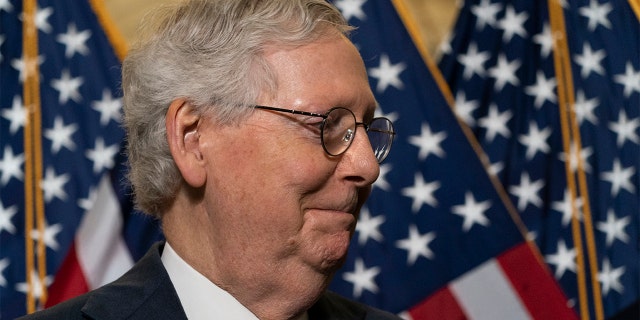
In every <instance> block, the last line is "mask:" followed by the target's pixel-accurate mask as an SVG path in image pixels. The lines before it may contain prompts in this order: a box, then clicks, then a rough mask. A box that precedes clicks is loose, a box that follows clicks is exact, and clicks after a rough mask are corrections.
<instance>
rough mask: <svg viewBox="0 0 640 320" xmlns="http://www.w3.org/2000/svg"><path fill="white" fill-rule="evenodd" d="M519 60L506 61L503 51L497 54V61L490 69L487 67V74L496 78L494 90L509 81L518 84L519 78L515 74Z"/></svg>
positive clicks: (500, 88) (518, 66) (514, 84)
mask: <svg viewBox="0 0 640 320" xmlns="http://www.w3.org/2000/svg"><path fill="white" fill-rule="evenodd" d="M520 64H521V63H520V60H518V59H516V60H514V61H511V62H509V61H507V57H506V56H505V55H504V53H501V54H500V55H499V56H498V63H497V65H495V66H494V67H492V68H491V69H489V75H490V76H491V77H492V78H495V79H496V83H495V89H496V91H500V90H502V88H503V87H504V85H505V84H507V83H510V84H511V85H513V86H517V85H519V84H520V80H518V77H517V76H516V71H517V70H518V68H520Z"/></svg>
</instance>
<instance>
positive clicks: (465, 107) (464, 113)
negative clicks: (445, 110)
mask: <svg viewBox="0 0 640 320" xmlns="http://www.w3.org/2000/svg"><path fill="white" fill-rule="evenodd" d="M476 109H478V101H476V100H467V97H466V95H465V93H464V91H459V92H458V93H457V94H456V100H455V105H454V108H453V110H455V112H456V115H457V116H458V117H459V118H460V119H462V121H464V122H465V123H466V124H467V125H468V126H470V127H473V126H475V125H476V121H475V117H474V116H473V112H474V111H475V110H476Z"/></svg>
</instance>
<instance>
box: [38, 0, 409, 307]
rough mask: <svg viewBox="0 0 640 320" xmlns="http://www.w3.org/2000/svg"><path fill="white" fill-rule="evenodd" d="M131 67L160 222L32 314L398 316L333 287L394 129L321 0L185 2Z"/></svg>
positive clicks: (145, 166) (150, 206)
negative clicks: (93, 276)
mask: <svg viewBox="0 0 640 320" xmlns="http://www.w3.org/2000/svg"><path fill="white" fill-rule="evenodd" d="M152 18H154V19H152V20H153V21H158V23H157V24H155V25H154V26H152V27H151V28H150V29H149V30H148V31H149V32H147V33H146V34H144V35H145V37H144V40H143V41H142V42H140V43H139V44H138V45H137V46H135V47H134V48H133V49H132V50H131V52H130V53H129V55H128V57H127V58H126V59H125V61H124V64H123V91H124V105H125V126H126V129H127V134H128V152H129V160H130V166H131V171H130V179H131V182H132V185H133V188H134V192H135V197H136V204H137V205H138V207H139V208H140V209H142V210H143V211H145V212H147V213H149V214H152V215H154V216H156V217H157V218H159V219H161V221H162V227H163V232H164V234H165V236H166V243H160V244H157V245H155V246H154V247H153V248H152V249H151V250H150V251H149V253H147V255H146V256H145V257H144V258H142V260H141V261H140V262H139V263H138V264H136V266H134V267H133V269H132V270H130V271H129V272H128V273H127V274H125V275H124V276H123V277H122V278H120V279H119V280H117V281H115V282H114V283H112V284H109V285H107V286H105V287H102V288H100V289H98V290H96V291H93V292H90V293H88V294H86V295H84V296H81V297H79V298H76V299H73V300H71V301H68V302H66V303H62V304H60V305H58V306H55V307H53V308H51V309H49V310H45V311H44V312H42V313H39V314H35V316H36V317H37V316H44V317H54V318H56V319H61V318H69V319H75V318H83V317H85V318H91V319H120V318H122V319H124V318H127V319H174V318H175V319H185V318H189V319H256V318H259V319H394V318H396V317H395V316H393V315H391V314H388V313H385V312H382V311H380V310H376V309H373V308H370V307H367V306H364V305H361V304H358V303H355V302H352V301H349V300H347V299H344V298H341V297H339V296H337V295H335V294H333V293H330V292H327V290H326V289H327V286H328V284H329V282H330V280H331V277H332V275H333V274H334V273H335V271H336V270H337V268H339V267H340V266H341V264H342V263H343V262H344V259H345V256H346V254H347V248H348V246H349V241H350V239H351V237H352V235H353V233H354V230H355V225H356V221H357V216H358V212H359V210H360V207H361V206H362V205H363V203H364V201H365V200H366V198H367V197H368V195H369V193H370V190H371V185H372V183H373V182H374V181H375V180H376V178H377V177H378V173H379V163H380V162H381V161H382V160H384V158H385V157H386V155H387V153H388V152H389V148H390V147H391V142H392V139H393V135H394V133H393V127H392V124H391V122H390V121H389V120H388V119H386V118H374V111H375V108H376V101H375V99H374V97H373V94H372V92H371V90H370V87H369V84H368V80H367V75H366V71H365V68H364V64H363V62H362V59H361V58H360V56H359V54H358V51H357V50H356V48H355V47H354V46H353V44H352V43H351V42H350V41H349V40H348V39H347V38H346V36H345V34H346V33H347V32H348V31H349V30H350V28H349V26H348V25H346V23H345V21H344V20H343V19H342V18H341V16H340V13H339V12H338V11H337V10H335V8H333V7H331V6H330V5H328V4H327V3H325V2H323V1H321V0H270V1H257V0H242V1H240V0H211V1H189V2H187V3H184V4H181V5H179V6H177V7H175V8H170V9H165V10H164V11H162V12H160V13H158V14H157V15H155V16H152Z"/></svg>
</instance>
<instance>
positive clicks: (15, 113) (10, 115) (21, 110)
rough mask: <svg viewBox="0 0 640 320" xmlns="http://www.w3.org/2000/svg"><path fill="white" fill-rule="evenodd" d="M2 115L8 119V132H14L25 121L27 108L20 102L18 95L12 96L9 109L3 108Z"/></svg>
mask: <svg viewBox="0 0 640 320" xmlns="http://www.w3.org/2000/svg"><path fill="white" fill-rule="evenodd" d="M2 117H3V118H5V119H7V120H9V122H11V124H10V125H9V132H11V134H15V133H16V132H18V130H19V129H20V128H22V127H24V125H25V124H26V123H27V108H25V107H24V105H23V104H22V99H21V98H20V96H15V97H13V103H11V109H3V110H2Z"/></svg>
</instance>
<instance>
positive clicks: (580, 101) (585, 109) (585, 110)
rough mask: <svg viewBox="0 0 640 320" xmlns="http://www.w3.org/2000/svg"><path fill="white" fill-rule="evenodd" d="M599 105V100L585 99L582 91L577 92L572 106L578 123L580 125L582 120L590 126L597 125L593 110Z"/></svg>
mask: <svg viewBox="0 0 640 320" xmlns="http://www.w3.org/2000/svg"><path fill="white" fill-rule="evenodd" d="M599 104H600V100H598V98H597V97H595V98H593V99H587V97H586V96H585V94H584V91H583V90H582V89H580V90H578V93H577V95H576V101H575V104H574V110H575V113H576V117H577V119H578V123H580V124H582V122H584V120H587V121H589V122H591V124H593V125H596V124H598V118H597V117H596V115H595V113H594V112H595V109H596V108H597V107H598V105H599Z"/></svg>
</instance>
